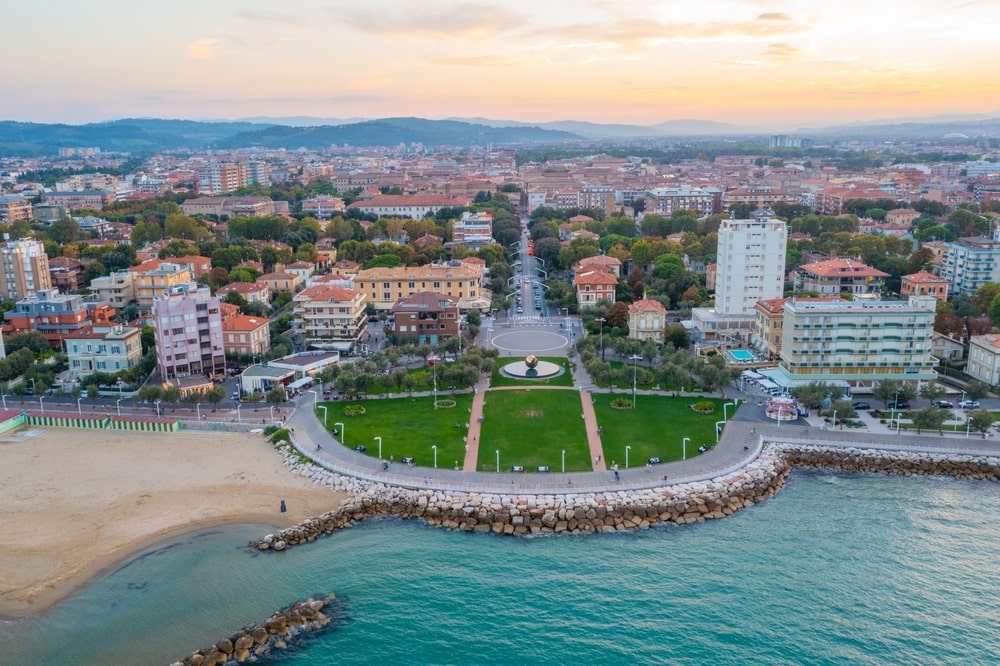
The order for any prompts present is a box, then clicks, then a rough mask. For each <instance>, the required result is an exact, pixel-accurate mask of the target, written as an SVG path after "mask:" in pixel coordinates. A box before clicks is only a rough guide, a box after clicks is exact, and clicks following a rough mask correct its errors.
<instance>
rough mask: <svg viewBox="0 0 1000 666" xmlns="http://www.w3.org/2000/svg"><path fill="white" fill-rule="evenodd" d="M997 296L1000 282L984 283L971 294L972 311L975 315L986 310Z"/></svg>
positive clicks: (999, 294)
mask: <svg viewBox="0 0 1000 666" xmlns="http://www.w3.org/2000/svg"><path fill="white" fill-rule="evenodd" d="M997 296H1000V284H997V283H996V282H990V283H988V284H984V285H983V286H982V287H980V288H979V289H977V290H976V293H975V294H973V295H972V307H973V308H974V310H973V311H974V312H975V313H976V314H977V315H981V314H983V313H984V312H988V311H989V309H990V305H991V304H992V303H993V302H994V301H995V300H996V297H997Z"/></svg>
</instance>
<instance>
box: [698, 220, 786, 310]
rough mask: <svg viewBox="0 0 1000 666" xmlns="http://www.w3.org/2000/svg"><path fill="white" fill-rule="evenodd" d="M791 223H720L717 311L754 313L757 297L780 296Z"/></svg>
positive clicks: (745, 221)
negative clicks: (789, 224)
mask: <svg viewBox="0 0 1000 666" xmlns="http://www.w3.org/2000/svg"><path fill="white" fill-rule="evenodd" d="M787 245H788V225H787V224H785V222H783V221H781V220H772V219H767V218H763V219H759V220H723V221H722V224H721V225H720V226H719V245H718V251H717V258H716V263H717V265H718V273H717V274H716V281H715V311H716V312H717V313H718V314H720V315H723V316H729V315H752V314H753V312H754V306H755V305H756V304H757V301H760V300H766V299H771V298H781V296H782V295H783V294H784V286H785V250H786V248H787Z"/></svg>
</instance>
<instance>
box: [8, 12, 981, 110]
mask: <svg viewBox="0 0 1000 666" xmlns="http://www.w3.org/2000/svg"><path fill="white" fill-rule="evenodd" d="M273 7H274V6H273V5H272V4H270V3H268V4H265V3H264V2H262V1H261V0H242V1H240V2H213V3H200V4H197V5H196V4H195V3H193V2H190V0H180V1H179V2H177V3H174V4H173V5H170V7H169V10H167V9H164V8H163V7H162V6H146V5H141V4H140V5H136V4H135V3H127V4H126V3H125V2H122V1H121V0H96V1H95V2H91V3H86V4H83V5H78V4H76V3H66V2H48V3H30V4H29V3H17V5H15V6H13V7H10V8H7V9H6V10H5V16H6V18H7V19H8V24H9V25H19V26H23V29H18V30H11V31H9V32H8V34H7V35H6V36H5V41H4V42H3V44H2V45H0V55H2V56H4V60H5V61H6V62H7V63H11V64H8V66H7V67H5V68H4V70H3V72H2V73H0V85H2V86H3V90H4V104H3V106H2V107H0V120H19V121H34V122H65V123H70V124H78V123H87V122H96V121H102V120H112V119H116V118H123V117H162V118H188V119H195V120H208V119H238V118H252V117H256V116H269V117H292V116H313V117H318V118H340V119H351V118H378V117H392V116H419V117H425V118H449V117H464V118H475V117H482V118H491V119H504V120H517V121H522V122H537V123H542V122H549V121H557V120H581V121H590V122H597V123H625V124H637V125H650V124H656V123H661V122H665V121H669V120H675V119H699V120H711V121H718V122H725V123H731V124H736V125H748V126H765V127H769V128H774V129H785V130H794V129H796V128H798V127H800V126H807V125H822V124H834V123H843V122H855V121H871V120H879V119H890V118H901V117H926V116H935V115H948V114H998V113H1000V81H997V80H996V78H995V77H992V76H991V75H990V72H989V65H990V63H991V61H994V60H995V59H996V56H997V55H998V54H1000V46H998V42H997V41H996V39H995V34H996V31H997V28H1000V9H998V8H997V7H996V5H995V4H993V3H990V2H986V1H977V0H968V1H963V0H956V1H955V2H952V3H949V4H947V5H942V3H940V2H939V1H935V0H914V1H910V2H903V1H902V0H887V1H886V2H882V3H862V2H860V1H859V0H845V2H842V3H838V4H836V5H835V6H834V5H824V6H815V3H810V2H807V1H806V0H785V1H783V2H769V1H766V0H708V1H706V2H703V3H698V4H695V5H690V4H688V3H684V4H681V3H667V2H654V1H652V0H635V1H634V2H630V3H610V2H607V1H606V0H595V1H592V2H573V1H571V0H552V1H551V2H547V3H544V5H542V4H529V3H527V2H524V1H523V0H510V1H508V2H505V3H499V2H489V1H479V2H471V3H459V2H455V1H454V0H432V1H430V2H421V3H402V2H399V1H398V0H369V1H367V2H365V3H363V4H362V3H358V2H346V1H341V2H338V1H336V0H333V1H325V2H323V1H319V0H306V1H302V2H297V3H295V4H294V5H290V6H287V7H280V8H278V9H274V8H273ZM32 28H35V29H32ZM12 63H17V65H14V64H12Z"/></svg>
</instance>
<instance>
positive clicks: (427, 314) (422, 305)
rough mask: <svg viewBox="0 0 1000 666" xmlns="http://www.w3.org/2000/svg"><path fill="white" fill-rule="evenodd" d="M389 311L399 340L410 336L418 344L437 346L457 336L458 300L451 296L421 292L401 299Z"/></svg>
mask: <svg viewBox="0 0 1000 666" xmlns="http://www.w3.org/2000/svg"><path fill="white" fill-rule="evenodd" d="M390 312H392V315H393V318H394V320H395V321H394V330H395V332H396V335H397V336H398V337H399V339H404V338H405V337H412V338H413V339H415V340H416V341H417V342H418V344H431V345H436V344H437V343H438V342H440V341H441V340H443V339H445V338H454V337H458V335H459V323H460V321H461V320H460V316H459V312H458V300H457V299H455V298H453V297H451V296H446V295H445V294H436V293H434V292H430V291H424V292H421V293H419V294H414V295H413V296H410V297H408V298H402V299H400V300H399V301H398V302H397V303H396V304H395V305H393V306H392V310H390Z"/></svg>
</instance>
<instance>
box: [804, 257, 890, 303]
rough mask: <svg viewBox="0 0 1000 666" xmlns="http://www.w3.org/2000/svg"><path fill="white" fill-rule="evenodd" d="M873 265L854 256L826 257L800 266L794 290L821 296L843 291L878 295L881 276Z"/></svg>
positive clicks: (882, 281) (880, 288)
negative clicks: (823, 259) (811, 292)
mask: <svg viewBox="0 0 1000 666" xmlns="http://www.w3.org/2000/svg"><path fill="white" fill-rule="evenodd" d="M887 277H889V274H888V273H883V272H882V271H880V270H878V269H877V268H872V267H871V266H869V265H867V264H865V263H862V262H861V261H858V260H857V259H836V258H834V259H827V260H826V261H817V262H813V263H811V264H805V265H803V266H802V267H801V269H800V272H799V277H798V278H797V280H796V283H795V288H796V291H799V290H801V291H815V292H816V293H818V294H819V295H821V296H829V295H833V294H840V293H843V292H847V293H849V294H853V295H854V296H863V295H872V296H879V295H881V294H882V288H883V287H884V286H885V278H887Z"/></svg>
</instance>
